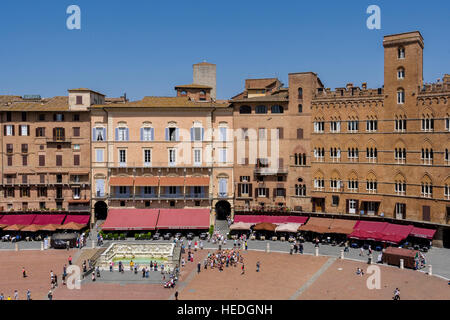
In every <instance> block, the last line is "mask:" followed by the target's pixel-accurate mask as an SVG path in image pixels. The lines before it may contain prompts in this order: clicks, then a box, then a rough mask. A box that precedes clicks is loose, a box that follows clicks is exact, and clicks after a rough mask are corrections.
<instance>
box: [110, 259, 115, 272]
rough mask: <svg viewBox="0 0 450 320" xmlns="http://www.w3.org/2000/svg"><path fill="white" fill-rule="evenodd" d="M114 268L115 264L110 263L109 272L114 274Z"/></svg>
mask: <svg viewBox="0 0 450 320" xmlns="http://www.w3.org/2000/svg"><path fill="white" fill-rule="evenodd" d="M113 266H114V262H112V261H111V262H110V263H109V272H113Z"/></svg>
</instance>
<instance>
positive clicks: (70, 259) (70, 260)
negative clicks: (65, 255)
mask: <svg viewBox="0 0 450 320" xmlns="http://www.w3.org/2000/svg"><path fill="white" fill-rule="evenodd" d="M71 265H72V256H69V266H71Z"/></svg>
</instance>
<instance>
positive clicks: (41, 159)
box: [39, 155, 45, 167]
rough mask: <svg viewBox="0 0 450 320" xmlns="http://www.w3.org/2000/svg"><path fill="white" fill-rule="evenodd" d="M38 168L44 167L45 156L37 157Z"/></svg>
mask: <svg viewBox="0 0 450 320" xmlns="http://www.w3.org/2000/svg"><path fill="white" fill-rule="evenodd" d="M39 166H41V167H43V166H45V156H44V155H39Z"/></svg>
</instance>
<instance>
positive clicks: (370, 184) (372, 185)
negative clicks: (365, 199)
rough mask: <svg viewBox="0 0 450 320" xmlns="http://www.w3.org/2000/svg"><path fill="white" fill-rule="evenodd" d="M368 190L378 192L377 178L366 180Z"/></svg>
mask: <svg viewBox="0 0 450 320" xmlns="http://www.w3.org/2000/svg"><path fill="white" fill-rule="evenodd" d="M366 190H367V191H368V192H369V193H375V192H377V181H376V180H367V181H366Z"/></svg>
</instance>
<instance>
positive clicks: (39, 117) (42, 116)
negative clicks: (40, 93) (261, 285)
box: [38, 113, 45, 121]
mask: <svg viewBox="0 0 450 320" xmlns="http://www.w3.org/2000/svg"><path fill="white" fill-rule="evenodd" d="M38 120H39V121H45V113H40V114H39V115H38Z"/></svg>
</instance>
